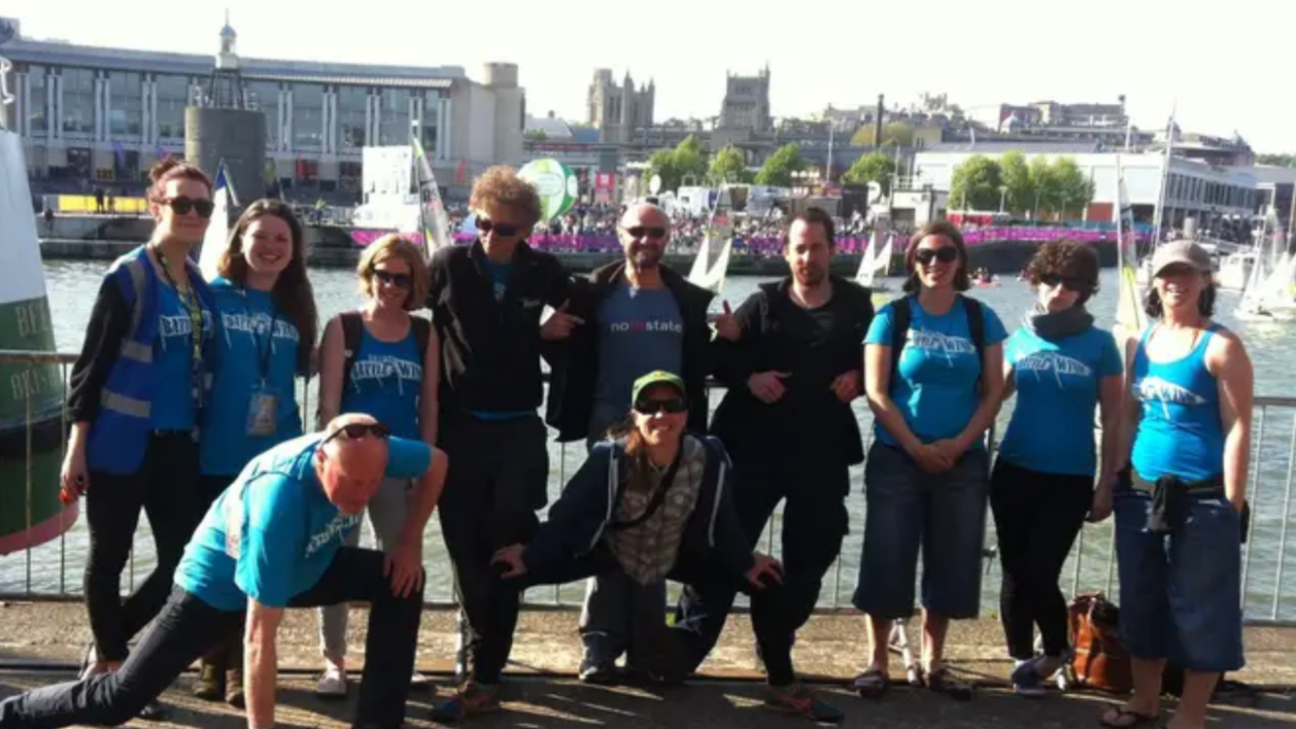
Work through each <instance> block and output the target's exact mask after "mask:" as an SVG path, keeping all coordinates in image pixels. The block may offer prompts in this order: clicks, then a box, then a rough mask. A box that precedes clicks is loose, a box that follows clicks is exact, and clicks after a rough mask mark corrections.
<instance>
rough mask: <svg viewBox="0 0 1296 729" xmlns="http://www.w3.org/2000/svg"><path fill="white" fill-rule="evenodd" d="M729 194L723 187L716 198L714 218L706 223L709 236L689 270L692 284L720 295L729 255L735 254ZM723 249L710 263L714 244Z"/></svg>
mask: <svg viewBox="0 0 1296 729" xmlns="http://www.w3.org/2000/svg"><path fill="white" fill-rule="evenodd" d="M726 200H728V194H727V191H726V190H725V189H724V188H721V190H720V194H719V195H718V196H717V197H716V203H715V207H714V208H712V209H711V219H710V220H709V221H708V222H707V227H706V235H705V236H704V237H703V238H702V245H701V246H699V247H698V252H697V257H696V258H694V259H693V268H692V269H690V270H689V275H688V280H689V283H691V284H694V285H696V286H701V287H702V288H704V289H709V290H711V291H713V292H715V294H716V295H717V296H719V295H720V293H721V291H723V290H724V282H725V274H726V273H728V271H729V256H730V254H732V252H733V233H734V229H733V221H732V220H730V218H729V213H728V211H727V209H726V210H724V211H722V210H721V209H722V208H727V205H726V204H725V201H726ZM713 244H714V245H716V246H718V247H719V249H720V253H719V254H718V255H717V256H716V260H715V263H712V262H711V249H712V245H713Z"/></svg>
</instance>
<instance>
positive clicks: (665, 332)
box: [548, 204, 737, 683]
mask: <svg viewBox="0 0 1296 729" xmlns="http://www.w3.org/2000/svg"><path fill="white" fill-rule="evenodd" d="M617 233H618V236H619V237H620V239H621V244H622V246H623V248H624V250H625V260H624V261H618V262H616V263H612V264H609V265H607V266H604V267H603V268H600V269H598V270H596V271H594V273H593V275H592V276H591V280H590V281H589V283H588V284H585V285H584V286H583V287H582V288H583V289H584V290H583V292H582V295H581V296H579V297H577V299H576V300H575V302H574V303H576V304H577V306H576V308H575V309H574V311H575V312H576V313H577V314H578V315H579V316H580V318H581V319H582V320H583V321H585V322H588V324H587V325H586V326H583V327H580V329H579V330H578V331H575V332H573V335H572V338H571V341H570V342H569V343H568V346H567V350H566V352H565V356H564V357H563V358H562V364H561V365H560V366H557V367H555V368H554V373H553V382H552V385H551V390H550V397H549V410H548V416H549V424H550V425H552V426H554V427H555V428H557V429H558V431H559V435H558V439H559V440H560V441H570V440H576V439H579V438H586V439H587V443H588V444H590V445H592V444H593V443H595V442H597V441H599V440H601V439H602V438H603V437H604V435H605V434H606V433H607V430H608V428H610V427H612V426H614V425H617V424H618V423H619V422H620V421H622V420H624V419H625V417H626V415H627V413H628V412H629V410H630V404H631V403H630V392H631V388H632V385H633V383H634V381H635V380H636V379H637V378H638V377H640V376H642V375H644V374H646V373H649V372H653V371H656V370H664V371H667V372H679V373H681V374H682V376H683V379H684V382H685V386H686V387H687V389H688V399H689V401H690V402H694V403H700V404H701V406H700V407H695V408H691V409H690V411H689V420H688V427H689V430H692V431H694V432H696V433H705V432H706V427H707V411H708V408H707V406H706V403H707V395H706V377H707V375H708V374H709V372H710V348H711V346H712V344H711V339H712V337H711V329H710V327H709V326H708V324H707V308H708V307H709V306H710V304H711V299H712V297H713V296H714V294H712V292H710V291H708V290H706V289H703V288H700V287H698V286H695V285H694V284H691V283H689V282H688V281H687V280H686V279H685V278H684V277H682V276H680V275H679V274H678V273H676V272H675V271H673V270H671V269H670V268H668V267H667V266H665V265H663V264H662V257H663V256H664V255H665V252H666V246H667V244H668V243H669V241H670V219H669V218H668V217H667V216H666V214H665V213H664V212H662V210H661V209H660V208H658V207H657V206H655V205H650V204H639V205H632V206H630V207H629V208H628V209H627V210H626V211H625V214H624V215H622V217H621V221H620V223H619V224H618V228H617ZM716 329H717V333H718V334H719V335H720V336H721V337H726V336H736V334H737V329H736V324H735V322H734V320H733V317H732V316H731V315H728V314H724V315H721V316H720V317H719V319H718V320H717V322H716ZM665 602H666V586H665V583H664V582H653V583H650V584H648V585H640V584H638V583H636V582H635V581H633V580H631V579H629V578H627V577H625V575H622V574H610V575H607V576H601V577H595V578H592V579H591V580H590V582H589V589H588V592H587V593H586V599H585V610H584V613H583V614H582V616H581V636H582V639H583V640H584V641H585V658H584V660H583V661H582V663H581V668H580V676H581V679H582V680H585V681H589V682H594V683H598V682H607V681H610V680H612V679H613V678H614V677H615V664H616V660H617V658H618V657H619V656H620V655H621V654H622V653H623V652H627V651H629V652H630V656H629V658H630V661H631V663H632V664H633V663H634V658H635V654H636V653H637V651H636V650H633V649H631V645H630V644H631V643H632V642H633V641H632V639H631V635H630V626H632V625H636V624H644V621H639V620H635V619H634V616H635V614H636V613H637V612H638V611H650V612H654V613H656V614H657V615H658V616H661V612H662V610H663V609H664V605H665ZM659 619H664V617H659Z"/></svg>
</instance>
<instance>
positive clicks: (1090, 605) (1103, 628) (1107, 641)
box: [1067, 592, 1134, 694]
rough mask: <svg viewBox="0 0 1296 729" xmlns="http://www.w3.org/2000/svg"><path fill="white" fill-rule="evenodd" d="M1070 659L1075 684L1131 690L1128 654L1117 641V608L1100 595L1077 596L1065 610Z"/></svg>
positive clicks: (1118, 631) (1107, 689)
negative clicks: (1069, 640)
mask: <svg viewBox="0 0 1296 729" xmlns="http://www.w3.org/2000/svg"><path fill="white" fill-rule="evenodd" d="M1067 612H1068V616H1067V617H1068V619H1067V623H1068V626H1069V628H1070V632H1071V660H1070V664H1069V666H1068V668H1070V672H1071V674H1072V675H1073V676H1074V677H1075V682H1076V684H1077V685H1079V686H1082V687H1086V688H1092V689H1097V690H1099V691H1107V692H1110V693H1116V694H1126V693H1129V692H1130V691H1133V690H1134V675H1133V672H1132V668H1131V664H1130V655H1129V653H1128V652H1126V650H1125V646H1124V644H1123V643H1121V639H1120V609H1119V608H1117V607H1116V606H1115V605H1113V604H1112V603H1110V602H1108V601H1107V598H1105V597H1103V594H1102V593H1101V592H1093V593H1087V594H1084V595H1077V596H1076V598H1075V600H1072V601H1071V607H1070V608H1068V611H1067Z"/></svg>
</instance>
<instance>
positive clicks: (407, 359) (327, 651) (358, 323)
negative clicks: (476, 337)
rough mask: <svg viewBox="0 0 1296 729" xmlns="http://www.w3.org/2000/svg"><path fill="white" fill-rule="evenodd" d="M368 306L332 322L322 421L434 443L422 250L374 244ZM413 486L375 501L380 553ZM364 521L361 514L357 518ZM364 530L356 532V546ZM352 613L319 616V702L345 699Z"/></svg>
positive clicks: (432, 355)
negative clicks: (379, 428) (353, 416)
mask: <svg viewBox="0 0 1296 729" xmlns="http://www.w3.org/2000/svg"><path fill="white" fill-rule="evenodd" d="M356 274H357V276H358V277H359V280H360V292H361V293H362V294H363V295H364V296H365V298H366V302H365V303H364V305H362V306H361V307H360V308H359V309H357V310H354V311H345V312H342V313H341V314H338V315H337V316H335V317H333V319H332V320H330V321H329V323H328V326H327V327H326V328H325V330H324V340H323V343H322V344H321V347H320V349H321V356H320V384H319V421H320V422H321V423H327V422H329V421H330V420H332V419H333V418H335V417H337V416H338V415H339V414H341V413H365V414H367V415H371V416H373V417H374V418H376V419H377V420H378V421H379V422H381V423H383V424H384V425H386V426H387V427H388V428H389V429H390V430H391V433H392V435H395V436H398V437H401V438H409V439H411V440H422V441H423V442H425V443H427V444H428V445H434V444H435V443H436V438H437V417H438V412H437V408H438V404H437V387H438V385H439V381H440V357H441V347H440V343H439V341H438V339H437V335H436V332H435V331H433V329H432V326H431V322H429V321H428V320H427V319H425V318H422V317H417V316H412V315H411V314H410V312H411V311H414V310H415V309H418V308H420V307H421V306H422V305H423V302H424V301H425V300H426V299H427V295H428V287H429V280H428V267H427V261H426V260H425V259H424V257H423V251H422V249H421V248H420V247H419V246H418V245H417V244H415V243H413V242H411V241H409V240H408V239H406V238H403V237H401V236H399V235H394V234H393V235H387V236H383V237H382V238H379V239H378V240H376V241H374V242H373V243H371V244H370V245H369V247H368V248H367V249H366V250H365V252H364V255H362V256H361V257H360V265H359V266H358V267H357V269H356ZM409 488H410V482H408V481H404V480H395V479H388V480H384V481H383V484H382V486H381V488H380V489H379V491H378V494H377V495H376V496H374V498H373V500H372V501H370V502H369V523H370V525H371V526H372V527H373V531H374V537H375V540H376V541H377V543H378V548H379V549H381V550H383V551H385V552H391V551H394V550H395V549H396V547H397V546H398V545H397V543H396V540H397V539H399V537H400V532H401V525H402V524H404V522H405V515H406V511H407V501H408V497H409ZM356 518H357V519H359V516H357V517H356ZM359 534H360V531H359V530H358V529H357V530H355V531H353V532H352V533H351V537H350V540H351V545H350V546H356V544H357V543H358V541H359ZM346 625H347V607H346V606H345V605H335V606H332V607H326V608H322V609H321V610H320V640H321V649H322V651H323V654H324V660H325V669H324V674H323V676H321V677H320V679H319V683H318V685H317V686H316V694H317V695H319V696H321V697H329V698H340V697H343V696H345V695H346V693H347V680H346V647H347V646H346Z"/></svg>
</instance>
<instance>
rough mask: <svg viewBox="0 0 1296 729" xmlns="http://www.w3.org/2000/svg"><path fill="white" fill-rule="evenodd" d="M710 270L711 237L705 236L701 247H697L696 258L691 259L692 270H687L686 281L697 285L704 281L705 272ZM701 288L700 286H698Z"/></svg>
mask: <svg viewBox="0 0 1296 729" xmlns="http://www.w3.org/2000/svg"><path fill="white" fill-rule="evenodd" d="M710 270H711V236H710V235H706V236H703V238H702V245H700V246H698V250H697V256H696V257H695V258H694V259H693V268H692V269H690V270H689V275H688V279H689V281H691V282H693V283H698V282H699V281H702V280H704V279H706V275H707V271H710ZM698 285H699V286H701V284H698Z"/></svg>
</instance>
